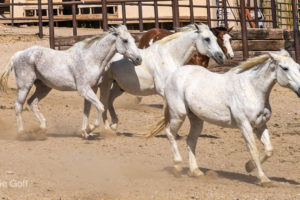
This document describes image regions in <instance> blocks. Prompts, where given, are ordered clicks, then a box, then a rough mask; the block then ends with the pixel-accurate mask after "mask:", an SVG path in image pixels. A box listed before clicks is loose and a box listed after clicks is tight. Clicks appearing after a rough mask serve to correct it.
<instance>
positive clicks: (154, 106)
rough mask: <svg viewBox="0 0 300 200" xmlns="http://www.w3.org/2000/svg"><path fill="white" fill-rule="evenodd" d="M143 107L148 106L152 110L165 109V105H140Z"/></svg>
mask: <svg viewBox="0 0 300 200" xmlns="http://www.w3.org/2000/svg"><path fill="white" fill-rule="evenodd" d="M140 105H141V106H148V107H151V108H157V109H163V107H164V105H163V104H140Z"/></svg>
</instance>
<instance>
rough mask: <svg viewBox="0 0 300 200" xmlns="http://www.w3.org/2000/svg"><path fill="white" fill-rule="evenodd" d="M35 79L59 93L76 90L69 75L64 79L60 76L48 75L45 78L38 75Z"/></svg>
mask: <svg viewBox="0 0 300 200" xmlns="http://www.w3.org/2000/svg"><path fill="white" fill-rule="evenodd" d="M37 78H38V79H39V80H41V81H42V82H43V83H44V84H45V85H47V86H48V87H50V88H53V89H56V90H61V91H74V90H76V84H75V81H74V79H73V77H72V76H71V75H70V76H68V77H66V76H60V75H59V74H57V75H55V76H51V75H49V74H48V75H47V76H46V77H45V76H43V75H41V74H39V75H38V77H37Z"/></svg>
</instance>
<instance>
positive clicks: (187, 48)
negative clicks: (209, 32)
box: [163, 31, 197, 67]
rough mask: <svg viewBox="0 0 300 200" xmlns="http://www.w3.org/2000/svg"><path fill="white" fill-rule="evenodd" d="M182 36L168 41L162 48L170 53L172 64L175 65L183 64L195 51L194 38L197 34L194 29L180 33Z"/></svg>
mask: <svg viewBox="0 0 300 200" xmlns="http://www.w3.org/2000/svg"><path fill="white" fill-rule="evenodd" d="M182 34H183V35H182V36H179V37H178V38H176V39H174V40H172V41H170V42H168V43H167V44H165V46H164V47H163V48H165V50H166V52H168V53H169V55H171V57H172V60H173V62H174V64H177V67H180V66H182V65H184V64H185V63H186V62H187V61H188V60H189V59H190V58H191V57H192V55H193V52H194V51H195V40H196V37H197V34H195V33H194V31H189V32H187V33H182Z"/></svg>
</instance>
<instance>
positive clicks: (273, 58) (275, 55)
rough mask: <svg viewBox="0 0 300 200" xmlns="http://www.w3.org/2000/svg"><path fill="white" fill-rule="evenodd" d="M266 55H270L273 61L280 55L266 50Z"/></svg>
mask: <svg viewBox="0 0 300 200" xmlns="http://www.w3.org/2000/svg"><path fill="white" fill-rule="evenodd" d="M268 55H269V57H270V58H271V59H272V60H274V61H276V60H278V59H279V57H280V55H279V54H278V53H272V52H268Z"/></svg>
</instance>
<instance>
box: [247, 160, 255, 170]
mask: <svg viewBox="0 0 300 200" xmlns="http://www.w3.org/2000/svg"><path fill="white" fill-rule="evenodd" d="M255 167H256V165H255V163H254V161H253V160H249V161H248V162H247V163H246V165H245V168H246V171H247V172H248V173H250V172H252V171H253V170H254V169H255Z"/></svg>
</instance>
